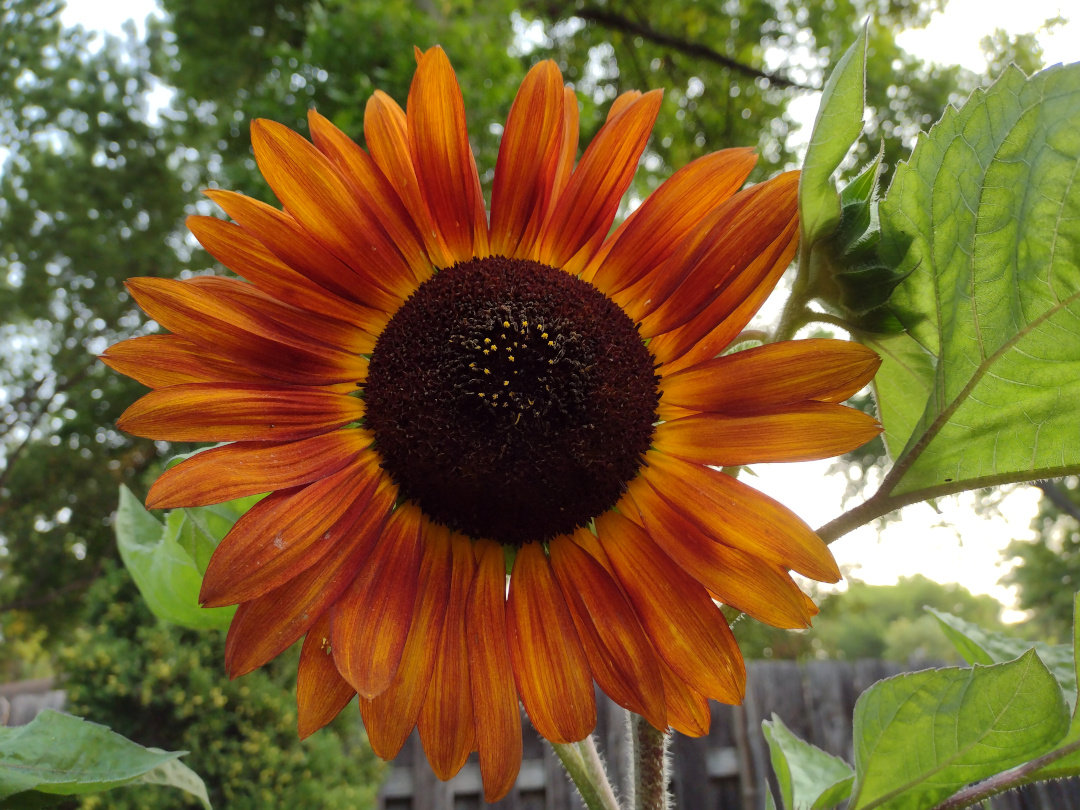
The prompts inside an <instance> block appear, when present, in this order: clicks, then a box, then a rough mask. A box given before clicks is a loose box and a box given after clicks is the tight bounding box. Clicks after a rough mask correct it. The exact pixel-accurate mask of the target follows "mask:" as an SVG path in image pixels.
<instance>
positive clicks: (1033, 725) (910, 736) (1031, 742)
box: [849, 650, 1069, 810]
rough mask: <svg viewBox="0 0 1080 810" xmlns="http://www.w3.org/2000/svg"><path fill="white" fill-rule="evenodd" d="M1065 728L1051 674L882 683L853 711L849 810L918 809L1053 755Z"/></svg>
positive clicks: (916, 677) (952, 675) (1010, 671)
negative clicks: (852, 775) (852, 782)
mask: <svg viewBox="0 0 1080 810" xmlns="http://www.w3.org/2000/svg"><path fill="white" fill-rule="evenodd" d="M1068 724H1069V713H1068V708H1067V707H1066V704H1065V699H1064V698H1063V697H1062V694H1061V687H1059V686H1058V683H1057V681H1056V680H1055V679H1054V676H1053V675H1052V674H1051V673H1050V671H1049V670H1048V669H1047V668H1046V666H1045V665H1044V664H1043V663H1042V661H1040V660H1039V658H1038V656H1037V655H1036V654H1035V652H1034V651H1033V650H1032V651H1029V652H1027V653H1025V654H1024V655H1022V656H1021V657H1020V658H1018V659H1017V660H1015V661H1011V662H1008V663H1005V664H993V665H991V666H986V667H984V666H980V665H975V666H974V667H972V668H966V667H964V668H961V667H950V668H947V669H938V670H926V671H924V672H913V673H907V674H903V675H898V676H896V677H894V678H889V679H887V680H884V681H881V682H879V683H877V684H875V685H874V686H872V687H871V688H870V689H868V690H867V691H866V692H864V693H863V694H862V696H861V697H860V698H859V701H858V702H857V703H856V704H855V719H854V725H855V773H856V780H855V787H854V789H853V791H852V798H851V801H850V803H849V808H850V810H867V809H868V808H872V807H883V808H889V810H923V808H927V807H932V806H934V805H935V804H937V803H938V802H939V801H941V800H943V799H945V798H946V797H948V796H950V795H952V794H953V793H955V792H956V791H957V790H959V789H960V788H962V787H964V786H965V785H967V784H970V783H972V782H976V781H979V780H981V779H985V778H986V777H988V776H992V775H993V774H996V773H999V772H1000V771H1003V770H1006V769H1007V768H1010V767H1012V766H1013V765H1017V764H1019V763H1022V762H1026V761H1028V760H1030V759H1033V758H1034V757H1037V756H1039V755H1041V754H1043V753H1045V752H1046V751H1048V750H1050V749H1051V748H1052V747H1054V745H1055V743H1057V742H1058V741H1059V740H1060V739H1061V738H1062V736H1063V735H1064V734H1065V732H1066V730H1067V728H1068Z"/></svg>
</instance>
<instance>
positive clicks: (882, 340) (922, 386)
mask: <svg viewBox="0 0 1080 810" xmlns="http://www.w3.org/2000/svg"><path fill="white" fill-rule="evenodd" d="M859 342H860V343H862V344H863V345H865V346H867V347H869V348H871V349H873V350H874V351H875V352H877V353H878V356H880V357H881V368H879V369H878V373H877V374H876V375H875V376H874V381H873V386H874V393H875V395H876V399H877V406H878V418H879V419H880V420H881V424H882V425H884V426H885V436H884V439H885V447H886V449H887V450H888V451H889V458H891V459H893V460H895V459H897V458H898V457H899V456H900V454H901V453H903V451H904V446H905V445H906V444H907V440H908V438H909V437H910V436H911V434H912V433H913V432H914V430H915V428H916V426H917V425H918V424H919V420H920V419H921V418H922V414H923V410H924V409H925V407H926V400H927V397H929V396H930V391H931V389H932V388H933V378H934V362H935V361H934V356H933V355H932V354H930V353H929V352H927V351H926V349H924V348H923V347H922V346H920V345H919V342H918V341H917V340H915V339H914V338H913V337H911V335H908V334H906V333H900V334H898V335H859Z"/></svg>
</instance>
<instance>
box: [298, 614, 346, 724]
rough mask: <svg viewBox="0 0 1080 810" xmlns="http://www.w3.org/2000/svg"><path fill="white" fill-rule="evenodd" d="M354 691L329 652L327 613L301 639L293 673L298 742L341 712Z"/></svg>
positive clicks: (328, 616)
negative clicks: (301, 643)
mask: <svg viewBox="0 0 1080 810" xmlns="http://www.w3.org/2000/svg"><path fill="white" fill-rule="evenodd" d="M355 695H356V690H355V689H353V688H352V687H351V686H349V683H348V681H346V680H345V679H344V678H342V677H341V675H340V674H339V673H338V671H337V667H335V666H334V657H333V655H332V654H331V652H330V614H329V613H323V615H322V616H320V617H319V620H318V621H317V622H315V624H314V626H313V627H312V628H311V629H310V630H308V632H307V637H306V638H304V646H303V647H302V648H301V650H300V666H299V667H298V668H297V670H296V715H297V718H296V719H297V730H298V731H299V733H300V739H301V740H303V739H305V738H307V737H310V736H311V735H312V734H314V733H315V732H316V731H318V730H319V729H320V728H322V727H323V726H325V725H326V724H327V723H329V722H330V721H331V720H333V719H334V718H335V717H337V716H338V714H340V713H341V710H342V709H344V708H345V707H346V706H348V705H349V701H350V700H352V699H353V696H355Z"/></svg>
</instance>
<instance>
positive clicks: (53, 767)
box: [0, 709, 210, 810]
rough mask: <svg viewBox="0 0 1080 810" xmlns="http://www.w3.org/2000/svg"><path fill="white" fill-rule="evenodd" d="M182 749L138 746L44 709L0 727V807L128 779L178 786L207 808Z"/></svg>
mask: <svg viewBox="0 0 1080 810" xmlns="http://www.w3.org/2000/svg"><path fill="white" fill-rule="evenodd" d="M185 753H187V752H186V751H162V750H160V749H158V748H144V747H143V746H141V745H138V744H137V743H134V742H132V741H131V740H128V739H125V738H124V737H121V736H120V735H119V734H116V733H115V732H113V731H110V730H109V729H108V728H106V727H105V726H101V725H98V724H97V723H90V722H87V721H86V720H83V719H81V718H79V717H72V716H71V715H67V714H61V713H60V712H54V711H52V710H51V709H46V710H45V711H43V712H42V713H41V714H39V715H38V716H37V717H35V718H34V719H33V720H32V721H31V722H30V723H29V724H28V725H25V726H16V727H14V728H0V808H3V807H12V808H14V807H45V806H48V805H49V804H51V803H54V802H59V801H61V800H62V798H61V797H63V796H71V795H75V794H80V793H98V792H100V791H103V790H109V789H111V788H115V787H120V786H121V785H128V784H133V783H150V784H155V785H167V786H170V787H175V788H179V789H180V790H184V791H186V792H188V793H190V794H191V795H193V796H195V797H196V798H198V799H199V801H201V802H202V804H203V806H204V807H205V808H207V810H209V808H210V800H209V798H208V797H207V794H206V786H205V785H204V784H203V781H202V779H200V778H199V777H198V775H197V774H196V773H195V772H194V771H192V770H191V769H190V768H188V767H187V766H186V765H184V764H183V763H181V762H179V761H178V757H181V756H183V755H184V754H185Z"/></svg>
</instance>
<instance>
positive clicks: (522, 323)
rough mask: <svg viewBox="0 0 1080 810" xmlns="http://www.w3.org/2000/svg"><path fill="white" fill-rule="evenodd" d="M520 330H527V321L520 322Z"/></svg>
mask: <svg viewBox="0 0 1080 810" xmlns="http://www.w3.org/2000/svg"><path fill="white" fill-rule="evenodd" d="M521 328H522V329H528V328H529V322H528V321H522V322H521Z"/></svg>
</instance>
